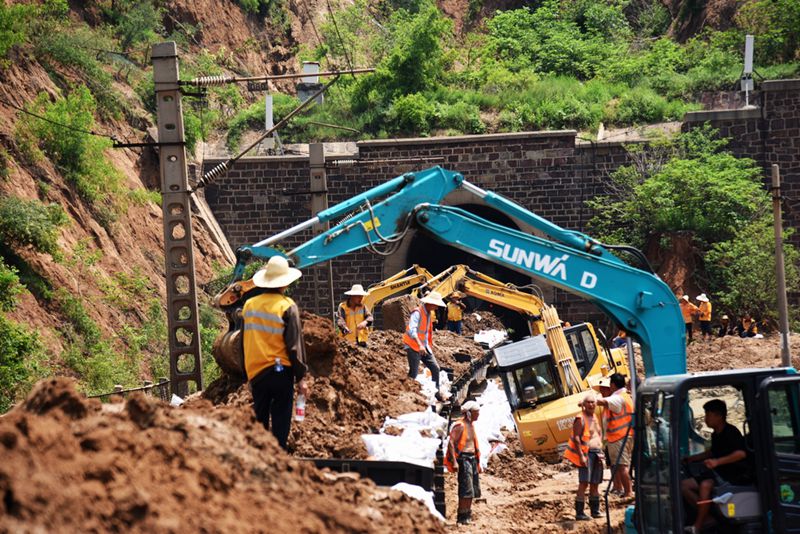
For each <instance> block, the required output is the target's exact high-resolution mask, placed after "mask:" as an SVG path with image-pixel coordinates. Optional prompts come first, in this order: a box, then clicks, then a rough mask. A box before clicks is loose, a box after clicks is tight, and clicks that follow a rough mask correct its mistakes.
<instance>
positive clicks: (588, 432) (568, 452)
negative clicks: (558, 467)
mask: <svg viewBox="0 0 800 534" xmlns="http://www.w3.org/2000/svg"><path fill="white" fill-rule="evenodd" d="M581 417H583V435H582V436H581V441H580V443H578V442H576V441H575V434H574V433H573V434H572V435H571V436H570V437H569V441H567V448H566V449H564V458H565V459H567V460H569V461H570V462H572V464H573V465H575V466H576V467H583V466H585V465H586V464H584V463H583V462H582V461H581V454H580V452H579V451H583V457H584V458H585V457H586V455H588V454H589V439H590V438H591V437H592V422H591V420H589V421H587V419H586V415H585V414H584V413H583V412H581ZM592 417H594V416H592Z"/></svg>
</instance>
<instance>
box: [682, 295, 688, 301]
mask: <svg viewBox="0 0 800 534" xmlns="http://www.w3.org/2000/svg"><path fill="white" fill-rule="evenodd" d="M681 298H682V299H683V300H685V301H687V302H688V301H689V295H684V296H682V297H681Z"/></svg>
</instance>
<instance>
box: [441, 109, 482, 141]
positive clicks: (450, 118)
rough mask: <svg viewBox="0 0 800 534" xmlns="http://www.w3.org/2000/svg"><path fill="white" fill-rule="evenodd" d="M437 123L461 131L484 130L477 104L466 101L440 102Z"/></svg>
mask: <svg viewBox="0 0 800 534" xmlns="http://www.w3.org/2000/svg"><path fill="white" fill-rule="evenodd" d="M436 114H437V116H438V119H437V121H436V122H437V125H438V126H439V127H440V128H450V129H453V130H456V131H458V132H461V133H468V134H480V133H484V132H485V131H486V125H485V124H484V123H483V121H482V120H481V112H480V109H479V108H478V106H476V105H474V104H469V103H467V102H456V103H455V104H440V105H439V106H438V111H437V113H436Z"/></svg>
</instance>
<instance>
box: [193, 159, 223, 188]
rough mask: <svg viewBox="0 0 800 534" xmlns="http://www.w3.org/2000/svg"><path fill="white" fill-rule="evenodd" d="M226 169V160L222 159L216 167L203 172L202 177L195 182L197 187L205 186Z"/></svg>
mask: <svg viewBox="0 0 800 534" xmlns="http://www.w3.org/2000/svg"><path fill="white" fill-rule="evenodd" d="M227 170H228V162H227V161H223V162H222V163H220V164H219V165H217V166H216V167H214V168H213V169H211V170H210V171H208V172H207V173H205V174H204V175H203V177H202V178H201V179H200V182H199V183H198V184H197V187H198V188H200V187H205V186H206V185H207V184H209V183H211V182H213V181H214V180H216V179H217V178H218V177H219V175H220V174H222V173H223V172H225V171H227Z"/></svg>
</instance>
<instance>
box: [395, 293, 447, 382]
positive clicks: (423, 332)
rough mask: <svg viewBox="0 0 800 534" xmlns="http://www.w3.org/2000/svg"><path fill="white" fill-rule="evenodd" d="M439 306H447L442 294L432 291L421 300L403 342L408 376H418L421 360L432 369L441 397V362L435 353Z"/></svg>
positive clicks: (409, 322)
mask: <svg viewBox="0 0 800 534" xmlns="http://www.w3.org/2000/svg"><path fill="white" fill-rule="evenodd" d="M437 307H442V308H444V307H445V303H444V301H443V300H442V296H441V295H440V294H439V293H438V292H436V291H431V292H430V293H428V294H427V295H425V297H423V298H422V300H421V301H420V305H419V307H418V308H417V309H416V310H414V311H413V312H411V315H410V316H409V318H408V325H406V331H405V333H404V334H403V344H404V345H405V346H406V356H407V357H408V376H409V377H411V378H416V377H417V373H419V362H420V361H422V363H424V364H425V367H427V368H428V369H430V371H431V377H432V378H433V381H434V382H435V383H436V396H437V398H438V397H439V364H438V363H436V358H435V357H434V355H433V320H432V319H433V318H432V315H433V311H434V310H435V309H436V308H437Z"/></svg>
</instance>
